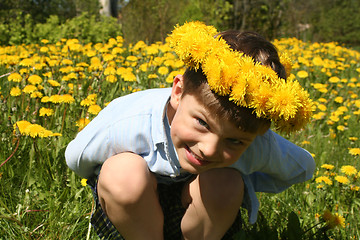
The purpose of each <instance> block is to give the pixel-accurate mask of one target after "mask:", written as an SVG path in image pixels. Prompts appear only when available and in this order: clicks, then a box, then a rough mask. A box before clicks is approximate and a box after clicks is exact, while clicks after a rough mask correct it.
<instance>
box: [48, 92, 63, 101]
mask: <svg viewBox="0 0 360 240" xmlns="http://www.w3.org/2000/svg"><path fill="white" fill-rule="evenodd" d="M48 101H49V102H52V103H61V102H62V99H61V96H60V95H59V94H54V95H51V96H50V97H49V99H48Z"/></svg>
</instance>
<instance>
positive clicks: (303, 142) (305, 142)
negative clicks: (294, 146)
mask: <svg viewBox="0 0 360 240" xmlns="http://www.w3.org/2000/svg"><path fill="white" fill-rule="evenodd" d="M301 144H302V145H309V144H310V142H309V141H306V140H304V141H302V142H301Z"/></svg>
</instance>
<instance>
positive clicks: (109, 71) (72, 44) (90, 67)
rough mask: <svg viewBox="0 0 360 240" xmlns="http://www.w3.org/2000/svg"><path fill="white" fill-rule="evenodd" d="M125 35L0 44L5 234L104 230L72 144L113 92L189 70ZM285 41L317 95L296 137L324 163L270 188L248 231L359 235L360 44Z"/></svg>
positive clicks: (68, 235) (87, 235)
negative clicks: (68, 155)
mask: <svg viewBox="0 0 360 240" xmlns="http://www.w3.org/2000/svg"><path fill="white" fill-rule="evenodd" d="M122 43H123V39H122V38H121V37H117V38H115V39H114V38H113V39H110V40H109V41H108V42H107V43H104V44H87V45H83V44H81V43H79V42H78V41H77V40H76V39H63V40H61V41H59V42H58V43H56V44H50V43H48V42H47V41H46V40H43V41H42V43H41V44H39V45H21V46H5V47H0V86H1V89H0V91H1V94H0V109H1V112H0V114H1V116H2V117H1V118H0V128H1V131H0V132H1V143H2V144H1V146H0V164H1V165H0V188H1V190H0V239H97V237H96V236H95V235H94V233H93V230H92V229H91V228H89V217H90V213H91V209H92V197H91V192H90V190H89V188H88V187H84V186H83V185H82V182H81V179H80V178H79V177H78V176H76V175H75V174H74V173H73V172H71V171H70V170H69V169H68V168H67V166H66V164H65V159H64V151H65V148H66V145H67V144H68V143H69V142H70V141H71V139H73V138H74V137H75V135H76V134H77V133H78V132H79V131H80V130H81V129H82V128H83V127H84V126H85V125H86V124H87V123H88V122H89V121H90V120H91V119H92V118H94V117H95V116H96V115H97V113H98V112H99V111H100V110H101V109H102V108H104V107H105V106H106V104H107V103H108V102H110V101H111V100H112V99H114V98H116V97H118V96H121V95H125V94H128V93H131V92H134V91H139V90H143V89H147V88H154V87H168V86H170V84H171V81H172V78H173V77H174V75H176V74H178V73H182V72H183V70H184V66H183V64H182V62H180V61H179V60H178V59H177V58H176V56H175V55H174V54H173V53H172V52H171V49H170V48H169V46H168V45H167V44H164V43H157V44H153V45H146V44H145V43H144V42H138V43H136V44H134V45H131V46H127V47H124V46H123V44H122ZM274 44H275V45H276V46H277V47H278V49H279V50H280V51H281V52H286V53H287V54H288V55H289V56H290V57H291V58H292V60H293V63H294V65H293V70H292V75H291V76H290V77H291V78H297V79H298V80H299V81H300V82H301V84H302V85H303V86H304V87H305V88H306V89H308V91H309V93H310V95H311V97H312V98H313V99H314V102H315V104H316V110H315V112H314V116H313V118H312V122H311V124H310V125H309V126H308V127H307V128H306V129H303V130H302V131H299V132H298V133H295V134H292V135H290V136H285V137H286V138H288V139H290V140H291V141H293V142H295V143H296V144H298V145H300V146H302V147H304V148H305V149H307V150H308V151H310V152H311V153H312V154H313V156H314V158H315V161H316V164H317V168H316V173H315V175H314V177H313V179H311V180H310V181H308V182H306V183H303V184H298V185H296V186H293V187H292V188H290V189H288V190H287V191H285V192H283V193H281V194H277V195H273V194H265V193H259V195H258V197H259V199H260V202H261V207H260V208H261V209H260V217H259V221H258V222H257V224H255V225H254V226H249V225H246V226H244V229H245V230H244V233H243V234H240V235H239V238H243V239H278V238H283V239H326V238H327V237H329V238H331V239H360V223H359V222H360V214H359V212H360V211H359V210H360V190H359V188H360V159H359V158H360V156H359V155H360V139H359V138H360V125H359V118H360V53H359V52H358V51H355V50H351V49H348V48H345V47H343V46H340V45H339V44H337V43H306V42H302V41H299V40H297V39H293V38H291V39H279V40H276V41H274ZM244 214H245V215H246V213H245V212H244Z"/></svg>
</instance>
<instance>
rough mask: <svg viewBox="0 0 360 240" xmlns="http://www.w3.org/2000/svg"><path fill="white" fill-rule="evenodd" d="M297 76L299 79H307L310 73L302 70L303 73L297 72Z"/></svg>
mask: <svg viewBox="0 0 360 240" xmlns="http://www.w3.org/2000/svg"><path fill="white" fill-rule="evenodd" d="M296 76H298V77H299V78H307V77H308V76H309V74H308V72H306V71H304V70H301V71H298V72H297V74H296Z"/></svg>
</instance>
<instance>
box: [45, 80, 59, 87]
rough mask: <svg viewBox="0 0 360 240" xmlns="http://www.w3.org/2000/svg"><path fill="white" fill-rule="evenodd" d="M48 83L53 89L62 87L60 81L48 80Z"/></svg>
mask: <svg viewBox="0 0 360 240" xmlns="http://www.w3.org/2000/svg"><path fill="white" fill-rule="evenodd" d="M47 82H48V83H49V84H50V85H51V86H53V87H59V86H60V83H59V82H58V81H55V80H47Z"/></svg>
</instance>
